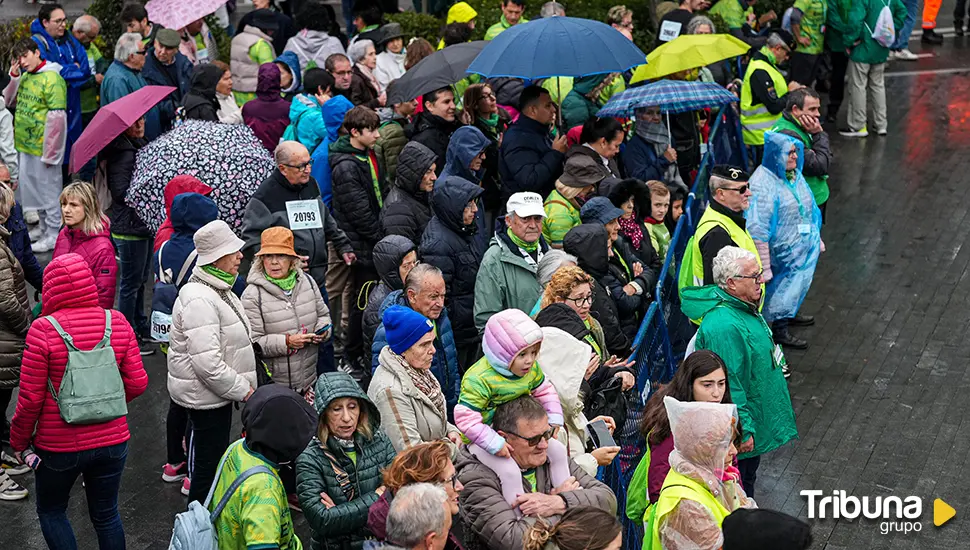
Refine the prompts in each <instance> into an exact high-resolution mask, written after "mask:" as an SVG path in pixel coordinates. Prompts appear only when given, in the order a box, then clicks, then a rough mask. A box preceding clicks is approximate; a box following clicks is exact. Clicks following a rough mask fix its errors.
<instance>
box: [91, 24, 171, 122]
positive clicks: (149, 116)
mask: <svg viewBox="0 0 970 550" xmlns="http://www.w3.org/2000/svg"><path fill="white" fill-rule="evenodd" d="M145 55H146V52H145V44H143V43H142V39H141V35H140V34H138V33H134V32H128V33H125V34H123V35H121V36H120V37H118V41H117V42H116V43H115V59H114V61H112V62H111V66H110V67H108V70H107V71H105V73H104V80H102V81H101V106H102V107H104V106H105V105H107V104H109V103H111V102H112V101H116V100H118V99H121V98H123V97H125V96H126V95H128V94H130V93H132V92H134V91H136V90H140V89H142V88H144V87H145V86H148V82H147V81H146V80H145V77H143V76H142V74H141V70H142V68H144V67H145ZM161 134H162V119H161V114H160V109H159V107H158V106H157V105H156V106H155V107H152V108H151V110H150V111H148V112H147V113H145V139H147V140H148V141H151V140H153V139H155V138H157V137H158V136H160V135H161Z"/></svg>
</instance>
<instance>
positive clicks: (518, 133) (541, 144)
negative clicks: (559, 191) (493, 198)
mask: <svg viewBox="0 0 970 550" xmlns="http://www.w3.org/2000/svg"><path fill="white" fill-rule="evenodd" d="M565 159H566V157H565V155H564V154H563V153H560V152H559V151H556V150H555V149H553V148H552V138H551V137H550V136H549V128H548V127H547V126H545V125H543V124H540V123H538V122H536V121H535V120H532V119H531V118H529V117H527V116H525V115H522V116H520V117H519V120H517V121H515V124H513V125H511V126H509V129H508V130H506V131H505V137H503V138H502V146H501V147H500V148H499V161H498V171H499V175H500V176H501V177H502V184H503V187H502V204H503V205H504V204H505V202H506V201H507V200H508V198H509V196H510V195H512V193H518V192H519V191H532V192H534V193H539V195H540V196H543V197H545V196H548V195H549V193H551V192H552V190H553V189H555V187H556V180H557V179H559V176H561V175H562V167H563V164H564V163H565V162H566V160H565Z"/></svg>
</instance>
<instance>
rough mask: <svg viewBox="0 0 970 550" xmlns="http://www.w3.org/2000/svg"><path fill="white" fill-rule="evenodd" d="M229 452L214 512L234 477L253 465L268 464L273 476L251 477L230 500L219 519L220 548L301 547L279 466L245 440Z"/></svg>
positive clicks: (214, 499) (293, 549) (295, 549)
mask: <svg viewBox="0 0 970 550" xmlns="http://www.w3.org/2000/svg"><path fill="white" fill-rule="evenodd" d="M226 453H228V456H227V457H226V462H225V464H224V465H223V466H222V472H221V473H220V475H219V482H218V483H217V484H216V490H215V493H213V495H212V503H211V504H210V505H209V510H210V511H211V510H213V509H214V508H215V507H216V505H217V504H218V503H219V500H220V499H222V496H223V495H224V494H225V492H226V490H227V489H228V488H229V486H230V485H232V482H233V480H235V479H236V477H238V476H239V475H240V474H241V473H243V472H245V471H246V470H248V469H249V468H252V467H253V466H268V467H269V468H270V470H272V471H273V475H272V476H269V475H267V474H265V473H260V474H255V475H253V476H251V477H249V479H247V480H246V481H244V482H243V483H242V485H240V486H239V488H238V489H237V490H236V493H235V494H234V495H233V496H232V497H231V498H230V499H229V502H228V503H227V504H226V507H225V508H223V510H222V514H220V515H219V517H218V518H217V519H216V521H215V529H216V533H218V536H219V550H238V549H240V548H246V549H249V550H255V549H259V548H276V547H279V548H280V550H301V549H302V548H303V545H302V544H301V543H300V538H299V537H297V536H296V534H295V533H294V532H293V517H292V516H291V515H290V508H289V506H287V502H286V490H285V489H284V488H283V482H282V481H281V480H280V477H279V473H278V471H277V466H276V465H275V464H273V463H272V462H270V461H268V460H266V459H265V458H263V457H262V456H261V455H259V454H258V453H255V452H253V451H251V450H249V448H248V447H246V443H245V442H243V443H239V444H236V445H232V446H231V447H230V448H229V450H228V451H226Z"/></svg>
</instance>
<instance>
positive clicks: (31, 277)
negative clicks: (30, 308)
mask: <svg viewBox="0 0 970 550" xmlns="http://www.w3.org/2000/svg"><path fill="white" fill-rule="evenodd" d="M3 226H4V227H6V228H7V231H9V232H10V241H9V242H7V246H9V247H10V250H11V251H12V252H13V255H14V256H16V257H17V261H18V262H20V266H21V267H23V268H24V280H26V281H27V282H28V283H30V286H32V287H34V290H37V291H40V289H41V285H42V283H43V280H44V269H43V268H41V267H40V263H39V262H38V261H37V258H36V257H34V250H33V249H32V248H30V235H29V234H28V229H27V222H26V221H25V220H24V211H23V209H22V208H21V207H20V203H19V202H18V203H15V204H14V206H13V209H12V210H11V211H10V217H9V218H7V221H6V222H4V224H3Z"/></svg>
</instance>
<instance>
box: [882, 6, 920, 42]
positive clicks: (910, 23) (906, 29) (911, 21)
mask: <svg viewBox="0 0 970 550" xmlns="http://www.w3.org/2000/svg"><path fill="white" fill-rule="evenodd" d="M903 5H905V6H906V19H904V20H903V26H902V27H900V28H899V32H898V33H897V34H896V41H895V42H893V45H892V46H890V47H889V49H890V50H897V51H898V50H903V49H906V48H908V47H909V35H911V34H913V27H915V26H916V17H917V16H918V15H919V0H903Z"/></svg>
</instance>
